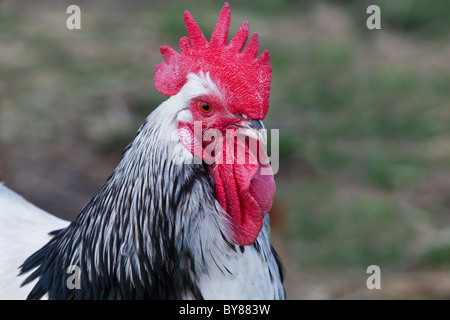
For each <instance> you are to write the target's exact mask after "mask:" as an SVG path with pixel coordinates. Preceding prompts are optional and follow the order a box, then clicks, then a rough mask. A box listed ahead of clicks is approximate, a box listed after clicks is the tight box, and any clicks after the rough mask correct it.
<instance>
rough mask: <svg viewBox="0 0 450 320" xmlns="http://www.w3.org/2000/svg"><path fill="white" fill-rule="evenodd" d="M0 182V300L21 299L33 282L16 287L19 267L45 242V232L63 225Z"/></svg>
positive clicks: (46, 236) (48, 237)
mask: <svg viewBox="0 0 450 320" xmlns="http://www.w3.org/2000/svg"><path fill="white" fill-rule="evenodd" d="M68 224H69V222H68V221H64V220H62V219H59V218H57V217H55V216H53V215H51V214H49V213H47V212H45V211H44V210H42V209H39V208H38V207H36V206H34V205H33V204H31V203H30V202H28V201H27V200H25V199H24V198H23V197H22V196H20V195H18V194H17V193H15V192H13V191H12V190H10V189H8V188H7V187H6V186H4V185H3V184H2V183H0V299H25V298H26V297H27V295H28V293H29V291H30V289H31V288H32V287H33V285H34V283H35V282H32V283H31V284H28V285H27V286H25V287H22V288H21V287H20V285H21V283H22V282H23V281H24V279H25V278H24V277H20V278H18V277H17V275H18V273H19V269H18V268H19V266H20V265H21V264H22V263H23V262H24V261H25V259H26V258H28V257H29V256H30V255H31V254H33V253H34V252H35V251H36V250H38V249H40V248H41V247H42V246H43V245H44V244H46V243H47V242H48V241H49V240H50V239H51V236H50V235H48V232H51V231H54V230H57V229H62V228H65V227H67V226H68Z"/></svg>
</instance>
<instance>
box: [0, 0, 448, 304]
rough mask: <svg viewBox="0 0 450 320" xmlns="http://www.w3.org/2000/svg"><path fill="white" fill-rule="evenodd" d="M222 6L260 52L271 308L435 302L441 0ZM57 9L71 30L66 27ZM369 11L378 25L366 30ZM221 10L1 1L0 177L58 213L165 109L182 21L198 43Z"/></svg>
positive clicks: (444, 199) (444, 136)
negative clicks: (275, 155)
mask: <svg viewBox="0 0 450 320" xmlns="http://www.w3.org/2000/svg"><path fill="white" fill-rule="evenodd" d="M229 3H230V5H231V11H232V21H231V30H230V35H232V34H234V33H235V32H236V31H237V29H238V27H239V26H240V25H241V23H242V22H243V21H244V20H248V21H249V22H250V31H251V32H255V31H256V32H258V34H259V36H260V46H261V49H262V50H263V49H264V50H265V49H269V50H270V52H271V61H272V67H273V81H272V91H271V93H272V95H271V107H270V111H269V113H268V115H267V118H266V120H265V124H266V126H267V127H268V128H276V129H279V130H280V169H279V172H278V173H277V174H276V176H275V179H276V182H277V194H276V198H275V203H274V207H273V210H272V212H271V216H272V220H273V242H274V246H275V247H276V249H277V250H278V251H279V253H280V255H281V257H282V259H283V261H284V263H285V268H286V289H287V293H288V298H290V299H379V298H386V299H413V298H427V299H428V298H431V299H443V298H450V272H449V271H448V269H449V267H450V212H449V211H450V41H449V40H450V39H449V34H450V19H449V12H450V2H449V1H444V0H435V1H432V2H426V1H419V0H415V1H414V0H396V1H387V0H386V1H375V0H374V1H361V0H355V1H344V0H342V1H293V0H283V1H269V0H263V1H246V2H245V3H243V1H233V0H230V1H229ZM70 4H77V5H79V6H80V8H81V27H82V28H81V30H68V29H67V28H66V19H67V17H68V16H69V15H68V14H67V13H66V8H67V7H68V5H70ZM370 4H377V5H379V6H380V8H381V30H368V29H367V28H366V19H367V18H368V17H369V15H368V14H367V13H366V8H367V7H368V6H369V5H370ZM222 5H223V3H222V2H220V1H200V0H195V1H137V0H133V1H127V2H125V1H118V0H116V1H112V0H110V1H95V3H93V2H92V1H75V0H74V1H50V0H47V1H39V2H37V1H12V0H10V1H1V2H0V159H1V164H2V167H1V168H2V169H1V170H0V179H1V180H4V181H5V182H6V183H7V185H8V186H10V187H11V188H13V189H14V190H16V191H17V192H19V193H21V194H22V195H24V196H25V197H26V198H27V199H29V200H30V201H31V202H33V203H35V204H37V205H39V206H40V207H42V208H43V209H45V210H47V211H49V212H52V213H54V214H56V215H58V216H61V217H65V218H67V219H73V218H74V217H75V216H76V215H77V214H78V212H79V211H80V210H81V209H82V207H83V206H84V204H85V203H86V202H87V201H88V200H89V199H90V197H92V195H93V194H94V193H95V192H96V190H97V188H98V187H99V186H100V185H101V184H102V183H103V182H104V181H105V180H106V178H107V177H108V176H109V175H110V174H111V173H112V171H113V170H114V168H115V166H116V165H117V163H118V161H119V160H120V155H121V152H122V150H123V149H124V147H125V146H126V145H127V144H128V142H130V141H131V140H132V139H133V137H134V135H135V132H136V130H137V129H138V127H139V125H140V124H141V123H142V121H143V120H144V118H145V117H146V116H147V115H148V114H149V113H150V112H151V111H152V110H153V109H154V108H155V107H157V106H158V105H159V104H160V103H161V102H162V101H164V100H165V99H166V97H164V96H162V95H160V94H159V93H158V92H157V91H156V90H155V88H154V85H153V72H154V66H155V65H156V64H158V63H160V62H161V61H162V58H161V57H160V54H159V50H158V48H159V46H160V45H164V44H167V45H171V46H172V47H174V48H177V49H178V40H179V38H180V37H182V36H184V35H185V34H186V31H185V29H184V22H183V18H182V17H183V11H184V10H189V11H191V13H192V14H193V16H194V18H195V19H196V20H197V22H198V23H199V25H200V27H201V28H202V30H203V31H204V33H205V35H206V36H207V37H209V36H210V34H211V31H212V29H213V26H214V25H215V22H216V20H217V16H218V13H219V11H220V9H221V7H222ZM262 50H261V52H262ZM372 264H375V265H378V266H380V268H381V273H382V274H381V289H380V290H369V289H367V287H366V279H367V277H368V276H369V275H368V274H366V269H367V267H368V266H369V265H372Z"/></svg>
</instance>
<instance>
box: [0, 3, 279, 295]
mask: <svg viewBox="0 0 450 320" xmlns="http://www.w3.org/2000/svg"><path fill="white" fill-rule="evenodd" d="M229 15H230V13H229V6H228V4H225V6H224V8H223V9H222V12H221V14H220V16H219V21H218V24H217V27H216V30H219V31H217V32H216V31H215V32H213V38H212V40H211V42H210V43H211V45H212V44H213V43H214V44H217V43H218V44H221V43H222V45H223V43H224V42H225V40H226V36H227V32H225V31H224V30H225V27H226V30H228V26H229ZM185 21H186V25H187V27H188V33H191V35H193V36H195V37H197V38H198V39H200V40H201V36H202V35H201V31H199V29H198V26H197V25H196V24H195V21H193V19H192V17H191V16H190V14H186V13H185ZM246 32H247V33H248V25H246V24H245V23H244V25H243V26H242V27H241V29H240V31H239V32H238V35H239V39H238V40H236V41H235V42H234V44H233V45H234V46H236V43H238V41H239V42H241V43H242V46H243V45H244V43H245V41H246V39H247V36H246V35H245V33H246ZM199 37H200V38H199ZM214 37H216V38H214ZM217 37H219V38H217ZM236 37H237V36H236ZM253 38H255V37H252V39H253ZM198 39H197V40H196V41H197V42H198V41H200V40H198ZM255 39H256V41H257V38H255ZM219 40H220V41H219ZM202 41H203V40H201V41H200V42H201V43H203V44H204V43H205V42H202ZM205 41H206V40H205ZM251 41H252V40H251ZM251 43H252V44H251V45H250V43H249V46H248V47H250V48H252V49H251V51H252V52H254V54H255V55H256V51H257V42H255V40H253V42H251ZM164 50H165V51H164ZM167 50H168V49H167V48H163V49H162V52H169V51H170V50H169V51H167ZM217 50H219V49H217ZM220 50H222V49H220ZM220 50H219V51H218V52H222V51H220ZM230 50H231V49H230ZM232 50H237V51H236V54H240V53H239V52H240V49H239V48H238V47H233V48H232ZM255 50H256V51H255ZM174 52H175V51H170V55H174V54H175V53H174ZM232 53H233V54H234V51H233V52H232ZM249 54H250V53H249ZM251 55H253V53H251ZM251 55H249V56H248V57H246V58H245V59H244V60H242V61H243V62H242V63H247V65H246V66H245V67H246V68H249V70H250V71H251V69H250V68H261V70H260V72H261V75H262V76H261V77H262V78H261V80H258V79H256V81H257V82H256V84H255V85H256V86H257V89H255V88H256V87H255V88H254V87H245V85H243V84H242V82H240V81H241V80H242V79H245V77H244V78H242V77H243V76H242V73H239V72H241V70H240V69H239V68H234V69H233V68H231V69H230V66H227V67H228V69H226V70H227V74H220V77H218V76H217V74H215V73H214V72H215V71H214V70H215V69H214V68H212V67H211V66H209V67H208V64H207V63H210V64H214V63H219V62H220V63H228V62H227V61H225V62H224V61H222V60H220V59H218V60H217V61H216V60H215V56H214V55H211V57H210V58H209V59H210V60H211V61H207V63H206V62H205V63H203V64H202V65H200V67H202V68H203V69H204V70H202V69H200V70H196V71H192V72H191V71H190V72H187V71H186V72H187V74H186V77H185V78H183V79H181V80H183V81H184V82H183V83H182V86H181V84H180V83H178V85H179V86H180V88H179V89H177V90H175V91H173V92H172V93H171V94H170V95H171V97H170V98H169V99H168V100H167V101H165V102H164V103H162V104H161V105H160V106H159V107H158V108H157V109H155V110H154V111H153V112H152V113H151V114H150V115H149V116H148V118H147V119H146V120H145V121H144V123H143V124H142V126H141V127H140V128H139V130H138V133H137V135H136V137H135V139H134V141H133V142H132V143H131V144H130V145H129V146H128V147H127V148H126V149H125V151H124V153H123V157H122V160H121V162H120V163H119V165H118V166H117V168H116V170H115V171H114V173H113V174H112V175H111V176H110V178H109V179H108V180H107V181H106V182H105V184H104V185H103V186H102V187H101V188H100V190H99V191H98V192H97V194H96V195H95V196H94V197H93V198H92V200H91V201H90V202H89V203H88V204H87V205H86V206H85V207H84V208H83V210H82V211H81V213H80V214H79V216H78V217H77V218H76V219H75V220H74V221H72V222H71V223H70V224H69V222H67V221H64V220H61V219H58V218H56V217H54V216H51V215H50V214H48V213H46V212H44V211H42V210H41V209H39V208H37V207H35V206H34V205H32V204H30V203H29V202H27V201H26V200H25V199H24V198H22V197H21V196H19V195H17V194H16V193H14V192H13V191H11V190H9V189H8V188H6V187H5V186H3V185H2V184H0V298H3V299H5V298H6V299H20V298H28V299H40V298H50V299H284V298H285V291H284V287H283V284H282V280H283V276H282V270H281V269H282V268H281V263H280V260H279V258H278V256H277V254H276V252H275V250H274V249H273V248H272V246H271V244H270V240H269V233H270V227H269V217H268V215H267V211H268V210H269V208H270V205H271V203H272V197H273V192H274V188H275V185H274V182H273V174H272V171H271V169H270V166H268V165H266V164H262V162H260V158H259V157H260V156H253V159H255V161H256V162H255V163H250V164H247V163H245V164H228V163H227V164H220V162H217V163H208V162H205V161H202V158H199V157H198V156H197V155H198V154H196V152H197V151H198V148H200V150H201V149H202V148H205V149H207V146H208V145H203V143H204V141H201V142H198V141H199V140H196V139H197V138H198V137H197V136H196V135H197V133H195V131H193V130H192V128H193V126H194V123H195V122H196V121H197V122H200V123H201V125H204V124H206V126H207V127H208V128H214V129H216V130H218V132H222V133H225V132H228V131H230V130H231V131H232V132H236V133H237V134H238V133H241V134H243V135H246V136H248V137H249V140H247V141H248V144H246V143H243V142H240V143H239V142H236V141H237V140H231V143H236V146H239V145H240V146H242V148H244V151H245V152H246V153H244V155H245V154H247V155H248V156H249V157H250V158H251V156H250V151H249V150H250V147H249V145H250V144H251V143H250V140H254V141H263V140H265V136H264V134H263V133H261V131H260V130H258V129H259V128H261V127H262V123H261V122H260V120H262V118H264V116H265V114H266V112H267V108H268V87H267V86H268V84H270V70H271V69H270V65H268V53H266V54H264V56H263V55H262V56H263V59H262V60H257V63H256V64H255V63H254V62H253V60H252V59H254V56H251ZM163 57H165V59H167V60H168V61H170V63H175V62H176V63H185V62H183V61H182V60H180V59H183V56H182V55H179V56H177V59H178V60H171V59H172V58H171V57H169V56H168V55H167V54H166V55H165V54H164V53H163ZM219 58H220V57H219ZM190 59H191V58H190ZM174 61H175V62H174ZM177 61H178V62H177ZM180 61H181V62H180ZM188 61H194V60H192V59H191V60H188ZM194 62H195V61H194ZM169 67H170V68H171V67H173V66H172V65H170V66H169V65H167V61H166V65H164V66H163V68H169ZM184 67H186V66H184ZM219 67H220V65H219ZM170 68H169V69H163V71H164V72H165V73H164V72H162V73H160V74H159V75H158V81H159V87H162V88H163V89H164V86H168V88H170V90H174V89H173V87H171V85H170V83H168V82H167V81H166V80H167V79H170V78H171V76H172V75H171V74H170V72H169V71H170V70H171V69H170ZM208 68H209V69H208ZM211 68H212V69H211ZM157 70H158V69H157ZM159 70H162V69H159ZM167 70H169V71H167ZM186 70H187V69H186ZM217 70H222V69H220V68H219V69H217ZM168 72H169V73H168ZM249 74H250V75H251V72H250V73H249ZM244 75H245V74H244ZM164 76H167V77H168V78H167V77H166V78H164ZM227 77H229V78H230V80H228V78H227ZM239 77H241V78H239ZM238 80H239V81H238ZM227 81H230V82H229V83H228V82H227ZM252 81H255V79H253V80H252ZM258 81H259V82H258ZM233 86H234V87H235V89H233ZM242 86H244V87H245V88H244V89H245V90H243V89H242ZM258 88H259V89H258ZM233 90H235V91H233ZM255 90H256V91H255ZM258 90H260V91H258ZM252 94H253V95H255V96H252ZM241 100H242V101H241ZM247 102H248V103H247ZM250 102H251V103H250ZM210 105H211V106H210ZM205 106H207V107H208V108H205ZM247 112H248V114H246V113H247ZM194 143H198V144H197V146H196V148H195V150H194V148H192V145H193V144H194ZM210 143H211V141H210ZM213 143H214V144H216V145H217V146H219V148H222V147H223V146H225V144H223V145H222V140H217V141H216V140H214V142H213ZM227 143H230V141H227ZM223 148H224V150H226V149H227V148H228V147H223ZM193 150H194V151H193ZM217 150H219V149H217ZM260 154H261V151H260ZM264 154H265V153H263V155H264ZM211 155H212V156H210V157H216V160H217V159H219V160H220V158H219V157H221V154H220V152H218V153H215V154H214V155H213V153H211ZM231 156H232V157H233V156H235V153H234V151H233V153H232V154H231ZM200 157H202V156H200ZM199 160H200V161H199ZM203 160H204V159H203ZM258 161H259V162H258ZM263 169H270V170H269V171H268V172H269V174H264V173H262V170H263ZM266 171H267V170H266ZM221 174H223V175H226V177H225V178H223V177H221ZM264 175H265V176H264ZM221 178H222V179H221ZM218 179H219V180H218ZM219 183H220V185H218V184H219ZM266 186H267V187H266ZM233 188H234V189H233ZM218 192H219V193H220V195H221V197H220V198H219V195H218ZM227 197H229V198H230V199H228V198H227ZM225 208H227V209H225ZM74 266H75V267H77V268H78V270H79V273H78V275H79V278H78V280H79V285H80V286H79V288H77V287H71V286H69V285H68V280H69V277H70V276H71V275H72V272H71V271H73V267H74ZM19 272H20V274H19Z"/></svg>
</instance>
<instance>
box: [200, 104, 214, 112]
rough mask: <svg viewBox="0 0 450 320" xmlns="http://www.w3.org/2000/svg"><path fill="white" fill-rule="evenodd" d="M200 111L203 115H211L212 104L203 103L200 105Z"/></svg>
mask: <svg viewBox="0 0 450 320" xmlns="http://www.w3.org/2000/svg"><path fill="white" fill-rule="evenodd" d="M199 108H200V111H201V112H203V113H210V112H211V111H212V107H211V105H210V104H208V103H206V102H205V101H201V102H200V104H199Z"/></svg>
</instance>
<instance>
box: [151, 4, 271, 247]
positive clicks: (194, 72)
mask: <svg viewBox="0 0 450 320" xmlns="http://www.w3.org/2000/svg"><path fill="white" fill-rule="evenodd" d="M230 16H231V12H230V6H229V5H228V3H225V5H224V6H223V8H222V10H221V12H220V15H219V18H218V21H217V24H216V27H215V29H214V31H213V33H212V35H211V39H210V41H209V42H208V41H207V40H206V38H205V37H204V35H203V33H202V31H201V30H200V28H199V26H198V25H197V23H196V22H195V20H194V19H193V17H192V15H191V14H190V12H188V11H186V12H185V13H184V21H185V24H186V29H187V33H188V37H183V38H181V39H180V51H181V53H178V52H177V51H175V50H174V49H172V48H171V47H168V46H162V47H161V48H160V51H161V54H162V57H163V59H164V62H163V63H161V64H159V65H157V66H156V69H155V85H156V88H157V90H158V91H159V92H160V93H162V94H164V95H168V96H173V97H177V99H176V104H177V107H178V110H177V116H176V121H177V135H178V138H179V141H180V142H181V143H182V144H183V146H184V147H185V148H186V149H187V150H188V151H189V152H190V153H191V154H192V155H194V156H195V157H196V158H198V159H202V160H203V161H205V163H207V164H208V168H209V174H210V176H211V179H212V180H213V181H214V184H215V193H216V197H217V200H218V202H219V204H220V205H221V206H222V208H223V209H224V211H225V212H226V214H227V215H228V220H229V221H230V223H231V233H232V234H231V235H230V237H231V239H232V240H233V241H234V242H235V243H237V244H239V245H251V244H252V243H253V242H254V241H255V240H256V238H257V236H258V234H259V232H260V231H261V228H262V226H263V218H264V216H265V215H266V214H267V213H268V211H269V210H270V208H271V206H272V199H273V197H274V194H275V182H274V178H273V173H272V170H271V167H270V165H269V161H268V157H267V154H266V153H265V151H264V149H263V147H262V145H261V143H262V142H264V141H265V131H264V129H265V128H264V125H263V124H262V121H261V120H263V119H264V118H265V116H266V114H267V111H268V108H269V95H270V82H271V71H272V69H271V66H270V58H269V52H268V51H267V50H266V51H264V52H263V53H262V54H261V55H259V56H258V57H257V53H258V50H259V43H258V35H257V34H256V33H254V34H253V35H252V36H251V38H250V41H249V42H248V44H247V46H246V48H245V50H243V49H244V46H245V44H246V43H247V40H248V33H249V28H248V23H247V22H244V23H243V24H242V26H241V27H240V28H239V30H238V31H237V33H236V35H235V36H234V37H233V38H232V39H231V41H230V42H229V43H227V38H228V30H229V26H230Z"/></svg>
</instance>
